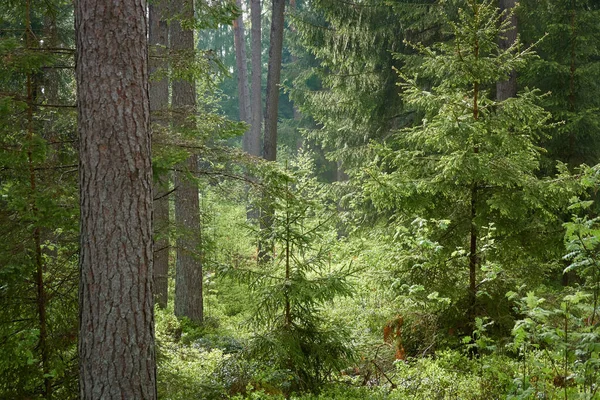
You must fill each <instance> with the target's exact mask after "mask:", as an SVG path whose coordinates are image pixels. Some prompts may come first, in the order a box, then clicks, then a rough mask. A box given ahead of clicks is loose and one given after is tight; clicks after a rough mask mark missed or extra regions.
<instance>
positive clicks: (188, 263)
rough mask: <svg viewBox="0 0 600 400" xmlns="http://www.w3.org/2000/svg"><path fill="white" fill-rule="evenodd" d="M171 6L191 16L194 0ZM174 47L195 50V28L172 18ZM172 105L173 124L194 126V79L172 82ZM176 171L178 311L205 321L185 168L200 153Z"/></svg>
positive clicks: (195, 210)
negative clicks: (185, 27)
mask: <svg viewBox="0 0 600 400" xmlns="http://www.w3.org/2000/svg"><path fill="white" fill-rule="evenodd" d="M171 7H173V8H172V9H173V10H175V11H176V12H177V13H178V14H179V15H180V16H181V17H183V18H192V17H193V15H194V8H193V2H192V1H189V0H188V1H186V0H174V1H172V2H171ZM169 29H170V37H171V49H172V51H173V53H174V57H187V58H188V59H189V60H191V57H190V55H191V54H193V52H194V32H193V31H191V30H183V29H181V24H180V22H179V21H177V20H173V21H172V22H171V25H170V27H169ZM172 89H173V90H172V96H173V97H172V101H171V106H172V109H173V114H174V121H173V122H174V125H175V126H178V127H180V128H182V129H193V128H194V126H193V125H190V123H189V122H187V118H186V116H189V115H190V113H194V112H195V110H196V90H195V85H194V83H193V82H190V81H188V80H175V81H173V83H172ZM178 170H179V171H178V172H176V173H175V222H176V224H177V227H178V228H179V229H181V230H182V234H181V235H180V236H179V238H178V239H177V266H176V271H175V315H177V316H178V317H188V318H189V319H191V320H192V321H195V322H198V323H200V322H202V319H203V310H202V308H203V299H202V264H201V262H200V259H199V257H198V255H197V254H198V250H199V249H198V248H199V244H200V204H199V201H198V185H197V184H196V182H195V181H193V180H190V179H189V177H188V176H186V173H185V170H188V171H191V172H192V173H193V172H195V171H197V170H198V157H197V156H196V155H195V154H193V155H191V156H190V157H189V158H188V160H187V161H186V163H185V165H181V166H179V168H178Z"/></svg>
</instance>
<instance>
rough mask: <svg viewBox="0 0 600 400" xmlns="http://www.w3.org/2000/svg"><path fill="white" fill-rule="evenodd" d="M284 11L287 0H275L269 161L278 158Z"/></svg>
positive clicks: (269, 75) (268, 112) (265, 153)
mask: <svg viewBox="0 0 600 400" xmlns="http://www.w3.org/2000/svg"><path fill="white" fill-rule="evenodd" d="M284 11H285V0H273V12H272V19H271V36H270V37H271V44H270V48H269V69H268V72H267V97H266V107H265V138H264V145H263V157H264V159H265V160H267V161H275V160H276V159H277V119H278V112H279V83H280V80H281V62H282V50H283V14H284Z"/></svg>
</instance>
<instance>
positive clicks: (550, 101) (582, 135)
mask: <svg viewBox="0 0 600 400" xmlns="http://www.w3.org/2000/svg"><path fill="white" fill-rule="evenodd" d="M520 3H521V7H520V8H519V10H518V16H519V21H520V22H519V32H520V33H521V36H522V37H523V40H524V41H525V42H526V43H527V42H528V43H531V42H534V41H537V40H538V38H539V37H541V36H542V35H544V34H547V37H546V38H545V39H544V40H543V41H542V42H541V43H540V44H539V45H538V46H537V49H536V50H537V53H538V54H539V56H540V57H539V58H538V59H535V60H533V61H532V62H531V63H530V64H529V65H528V66H527V68H525V69H524V70H523V71H522V73H521V77H520V79H519V80H520V82H521V85H523V86H527V85H529V86H535V87H538V88H540V89H541V90H542V91H543V92H549V93H550V95H549V96H547V97H546V98H545V99H544V102H543V103H542V104H543V105H544V107H545V108H546V109H547V110H548V111H550V112H551V113H552V116H553V119H554V120H555V121H562V122H563V123H562V124H560V125H557V126H555V127H554V129H553V130H552V133H551V136H550V137H549V138H545V139H544V140H543V141H542V142H541V143H542V145H543V146H544V147H545V148H546V149H547V150H548V154H547V155H546V157H545V158H544V169H543V171H544V173H546V174H551V173H552V172H553V169H554V168H555V165H556V160H559V161H562V162H565V163H568V165H569V166H570V167H571V168H574V167H577V166H579V165H580V164H582V163H586V164H588V165H594V164H596V163H598V162H599V161H600V152H599V151H600V150H599V149H600V142H599V140H600V113H599V107H600V98H599V97H598V95H597V93H598V90H599V89H600V87H599V86H598V85H599V83H598V82H600V26H599V25H598V19H599V18H600V8H599V7H598V3H597V2H596V1H592V0H544V1H529V0H526V1H522V2H520Z"/></svg>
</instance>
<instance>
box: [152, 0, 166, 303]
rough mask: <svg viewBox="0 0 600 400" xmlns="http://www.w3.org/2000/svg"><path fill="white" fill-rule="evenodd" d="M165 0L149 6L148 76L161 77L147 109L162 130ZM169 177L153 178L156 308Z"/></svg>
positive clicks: (161, 299)
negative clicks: (156, 74) (156, 75)
mask: <svg viewBox="0 0 600 400" xmlns="http://www.w3.org/2000/svg"><path fill="white" fill-rule="evenodd" d="M166 8H167V7H166V0H162V1H157V2H155V3H153V4H151V5H150V12H149V15H150V24H149V28H150V32H149V42H150V58H149V61H148V63H149V69H150V75H151V76H152V74H154V73H157V72H158V73H159V74H160V76H161V79H152V80H151V81H150V90H149V97H150V112H151V121H152V124H153V127H155V128H156V129H159V130H160V129H164V128H165V127H166V126H167V124H168V119H167V111H168V108H169V81H168V79H167V78H166V74H164V75H163V74H162V72H164V71H165V70H166V69H167V68H168V62H167V57H168V50H167V49H168V44H169V40H168V35H169V30H168V26H167V22H166V20H165V17H166V16H167V14H166V11H167V10H166ZM168 191H169V176H168V175H165V176H155V177H154V188H153V192H154V199H155V200H154V235H155V238H156V241H155V244H154V300H155V302H156V304H158V306H159V307H162V308H165V307H166V306H167V300H168V297H169V281H168V276H169V239H168V236H167V230H168V229H169V196H168V194H167V193H168Z"/></svg>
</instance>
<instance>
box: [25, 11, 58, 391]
mask: <svg viewBox="0 0 600 400" xmlns="http://www.w3.org/2000/svg"><path fill="white" fill-rule="evenodd" d="M31 11H32V10H31V1H30V0H27V2H26V15H25V31H26V32H25V42H26V43H25V45H26V48H27V50H29V49H33V47H34V46H33V44H34V41H35V38H34V36H33V29H32V26H31ZM45 28H47V26H45ZM35 82H36V79H35V77H34V76H33V74H32V73H31V72H29V73H28V74H27V141H28V144H27V145H28V150H27V164H28V166H29V189H30V193H29V199H28V201H29V207H30V208H31V217H32V221H33V223H32V225H33V226H32V232H31V239H32V245H33V254H34V264H35V276H34V282H35V286H36V304H37V312H38V329H39V338H38V349H39V352H40V362H41V367H42V374H43V381H44V389H43V393H44V398H45V399H50V398H52V379H51V376H50V351H49V350H50V349H49V346H48V318H47V301H48V297H47V295H46V292H47V291H46V281H45V280H44V273H45V272H46V265H45V263H44V260H43V257H42V239H41V228H40V226H39V219H38V218H39V209H38V207H37V202H36V197H37V195H38V194H37V191H38V190H37V180H38V179H37V174H36V168H35V167H36V165H35V161H34V157H33V152H34V149H35V132H34V122H35V121H34V119H35V117H34V107H35V105H34V104H35V102H36V100H38V99H37V98H36V97H37V96H36V93H38V90H37V85H36V83H35Z"/></svg>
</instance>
